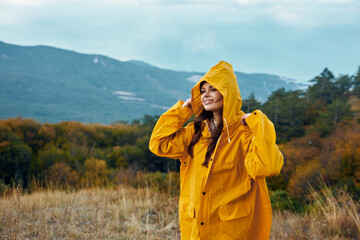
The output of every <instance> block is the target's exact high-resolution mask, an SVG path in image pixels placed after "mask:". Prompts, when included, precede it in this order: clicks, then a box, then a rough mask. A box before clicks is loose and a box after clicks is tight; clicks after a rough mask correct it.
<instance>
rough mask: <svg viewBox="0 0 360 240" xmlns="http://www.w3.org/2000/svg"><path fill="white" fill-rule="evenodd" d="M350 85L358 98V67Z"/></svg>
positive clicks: (359, 68) (359, 71)
mask: <svg viewBox="0 0 360 240" xmlns="http://www.w3.org/2000/svg"><path fill="white" fill-rule="evenodd" d="M352 85H353V86H354V94H355V95H357V96H360V66H359V67H358V70H357V73H356V74H355V75H354V76H353V82H352Z"/></svg>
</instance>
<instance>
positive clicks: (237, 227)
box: [219, 202, 252, 239]
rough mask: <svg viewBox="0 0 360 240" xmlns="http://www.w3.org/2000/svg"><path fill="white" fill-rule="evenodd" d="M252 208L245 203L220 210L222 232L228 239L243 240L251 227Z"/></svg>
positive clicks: (225, 206)
mask: <svg viewBox="0 0 360 240" xmlns="http://www.w3.org/2000/svg"><path fill="white" fill-rule="evenodd" d="M251 212H252V211H251V206H250V205H249V204H246V203H244V202H240V203H236V205H234V204H230V205H223V206H221V207H220V208H219V218H220V231H221V232H222V234H223V235H224V237H225V236H226V237H227V238H229V237H230V239H242V238H243V237H245V235H246V233H247V232H248V230H249V228H250V225H251V219H250V218H251Z"/></svg>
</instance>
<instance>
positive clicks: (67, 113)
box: [0, 42, 303, 124]
mask: <svg viewBox="0 0 360 240" xmlns="http://www.w3.org/2000/svg"><path fill="white" fill-rule="evenodd" d="M215 64H216V63H214V65H215ZM203 74H204V73H198V72H185V71H172V70H167V69H161V68H157V67H155V66H152V65H150V64H147V63H144V62H141V61H128V62H122V61H118V60H115V59H112V58H109V57H106V56H102V55H89V54H80V53H77V52H74V51H68V50H63V49H58V48H54V47H47V46H34V47H23V46H16V45H11V44H6V43H3V42H0V85H1V88H0V100H1V102H2V103H3V104H1V105H0V118H9V117H16V116H19V115H22V116H23V117H29V118H34V119H36V120H38V121H41V122H60V121H63V120H74V121H81V122H99V123H106V124H108V123H112V122H115V121H118V120H131V119H140V118H141V117H143V115H144V114H150V115H158V114H161V113H163V112H164V111H165V110H166V109H168V108H169V107H170V106H172V105H173V104H174V103H175V102H177V101H178V99H183V100H185V99H186V98H188V97H189V96H190V90H191V88H192V87H193V85H194V83H195V82H196V81H197V80H198V79H199V78H200V77H201V76H202V75H203ZM236 75H237V78H238V83H239V87H240V90H241V92H242V97H243V98H246V97H247V96H249V94H250V93H251V92H254V93H255V96H256V97H257V98H258V99H259V100H262V101H264V100H266V98H267V96H268V95H269V94H270V93H271V92H272V91H274V90H276V89H278V88H279V87H285V88H286V89H296V88H300V87H303V85H301V84H298V83H296V82H291V81H288V80H284V79H282V78H281V77H279V76H275V75H268V74H244V73H240V72H236Z"/></svg>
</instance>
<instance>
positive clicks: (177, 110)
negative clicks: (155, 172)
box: [149, 100, 194, 159]
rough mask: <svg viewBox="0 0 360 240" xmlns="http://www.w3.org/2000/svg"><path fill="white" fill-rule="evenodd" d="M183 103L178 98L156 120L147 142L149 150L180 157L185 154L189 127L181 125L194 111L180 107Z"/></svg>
mask: <svg viewBox="0 0 360 240" xmlns="http://www.w3.org/2000/svg"><path fill="white" fill-rule="evenodd" d="M183 104H184V101H182V100H179V101H178V102H177V103H176V104H175V105H174V106H172V107H171V108H170V109H169V110H168V111H166V112H165V113H164V114H163V115H161V116H160V118H159V120H158V121H157V123H156V125H155V127H154V130H153V132H152V134H151V137H150V142H149V148H150V151H151V152H153V153H154V154H156V155H157V156H160V157H168V158H174V159H180V158H182V157H183V156H184V155H186V154H187V146H188V143H189V142H190V140H191V139H189V138H190V136H191V133H190V131H189V127H188V126H187V127H183V125H184V123H186V121H187V120H189V119H190V117H191V116H192V115H193V114H194V112H193V110H192V109H191V108H188V107H184V108H183V107H181V106H182V105H183Z"/></svg>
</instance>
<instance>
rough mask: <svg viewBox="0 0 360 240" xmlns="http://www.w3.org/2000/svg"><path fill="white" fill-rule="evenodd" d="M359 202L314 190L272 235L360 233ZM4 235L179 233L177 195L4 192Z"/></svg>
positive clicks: (279, 215)
mask: <svg viewBox="0 0 360 240" xmlns="http://www.w3.org/2000/svg"><path fill="white" fill-rule="evenodd" d="M359 211H360V206H359V203H358V202H354V201H353V200H352V199H351V198H350V196H348V195H347V194H346V193H340V194H338V195H336V196H333V195H332V194H331V193H330V191H329V190H324V191H323V192H322V193H319V194H314V203H313V205H312V207H311V209H309V210H308V211H307V213H305V214H294V213H291V212H277V211H275V212H274V216H273V227H272V233H271V238H270V239H274V240H275V239H296V240H297V239H359V233H360V216H359ZM0 219H1V221H0V239H21V240H23V239H180V231H179V222H178V198H177V197H173V196H170V195H168V194H166V193H160V192H158V191H153V190H151V189H149V188H142V189H140V188H138V189H135V188H132V187H129V186H118V187H116V188H112V189H105V188H93V189H83V190H78V191H73V192H71V191H60V190H38V191H36V192H33V193H31V194H22V193H21V190H20V189H17V190H16V189H14V190H13V191H11V192H8V194H7V195H5V196H3V197H2V198H0Z"/></svg>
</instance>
